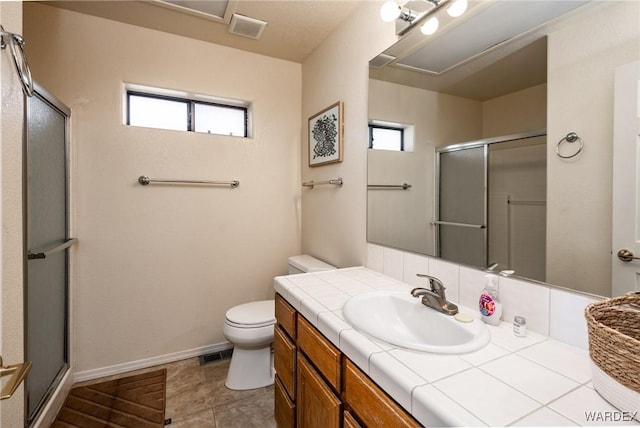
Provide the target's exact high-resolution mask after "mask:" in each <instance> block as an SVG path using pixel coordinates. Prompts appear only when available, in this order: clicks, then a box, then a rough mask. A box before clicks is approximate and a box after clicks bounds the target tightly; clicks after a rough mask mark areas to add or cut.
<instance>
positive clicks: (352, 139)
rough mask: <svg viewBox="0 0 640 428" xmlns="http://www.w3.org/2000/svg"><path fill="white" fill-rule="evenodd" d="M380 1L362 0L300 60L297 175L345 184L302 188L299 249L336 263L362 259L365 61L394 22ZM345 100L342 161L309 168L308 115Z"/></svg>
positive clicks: (391, 35)
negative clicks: (299, 172) (385, 18)
mask: <svg viewBox="0 0 640 428" xmlns="http://www.w3.org/2000/svg"><path fill="white" fill-rule="evenodd" d="M381 4H382V2H379V1H371V2H368V1H367V2H362V5H361V6H359V7H358V8H357V9H356V10H355V12H354V13H353V14H352V15H351V17H350V18H349V19H347V20H346V21H345V23H344V24H342V25H341V26H340V28H338V29H337V30H336V31H335V32H333V33H332V34H331V35H330V36H329V38H328V39H327V40H326V41H325V42H324V43H323V44H322V45H321V46H320V47H319V48H318V49H316V50H315V51H314V52H313V53H312V54H311V55H310V56H309V57H308V58H307V59H306V60H305V61H304V63H303V64H302V81H303V82H304V84H303V91H302V122H303V124H302V130H303V131H302V158H301V159H302V177H303V179H304V180H305V181H306V180H315V181H320V180H327V179H330V178H338V177H342V178H343V179H344V186H343V187H342V188H333V186H319V187H316V188H315V189H313V190H310V189H305V190H303V192H302V251H303V252H305V253H308V254H311V255H314V256H316V257H319V258H321V259H323V260H325V261H327V262H328V263H331V264H333V265H335V266H338V267H346V266H354V265H362V264H364V262H365V260H366V219H367V205H366V204H367V200H366V193H367V192H366V185H367V117H368V116H367V92H368V81H369V60H370V59H371V58H373V57H374V56H375V55H377V54H378V53H380V52H381V51H383V50H384V49H385V48H386V47H388V46H389V45H391V44H392V43H393V42H394V41H395V40H396V36H395V27H394V24H393V23H384V22H382V21H381V20H380V5H381ZM337 100H342V101H343V102H344V109H345V116H344V123H345V125H344V161H343V162H341V163H336V164H330V165H325V166H320V167H313V168H310V167H309V166H308V165H309V159H308V151H309V147H308V144H309V143H308V137H307V135H308V122H307V120H308V118H309V116H311V115H312V114H314V113H316V112H318V111H321V110H322V109H324V108H325V107H328V106H330V105H331V104H333V103H334V102H336V101H337Z"/></svg>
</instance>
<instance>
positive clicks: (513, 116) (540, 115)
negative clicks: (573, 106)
mask: <svg viewBox="0 0 640 428" xmlns="http://www.w3.org/2000/svg"><path fill="white" fill-rule="evenodd" d="M546 126H547V85H546V84H542V85H537V86H532V87H531V88H527V89H523V90H521V91H517V92H513V93H511V94H507V95H504V96H502V97H497V98H493V99H491V100H488V101H485V102H483V103H482V127H483V129H482V137H483V138H489V137H499V136H502V135H511V134H519V133H521V132H527V131H535V130H538V129H543V128H546Z"/></svg>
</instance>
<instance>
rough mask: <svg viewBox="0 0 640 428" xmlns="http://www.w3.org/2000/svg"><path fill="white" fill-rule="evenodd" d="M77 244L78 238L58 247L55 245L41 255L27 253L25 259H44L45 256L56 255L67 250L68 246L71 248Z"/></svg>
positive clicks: (68, 240) (70, 239)
mask: <svg viewBox="0 0 640 428" xmlns="http://www.w3.org/2000/svg"><path fill="white" fill-rule="evenodd" d="M77 242H78V238H69V239H67V240H66V241H64V242H63V243H62V244H60V245H56V246H55V247H53V248H49V249H48V250H46V251H44V252H42V253H32V252H27V259H28V260H36V259H46V258H47V256H50V255H51V254H55V253H58V252H60V251H63V250H66V249H67V248H69V247H70V246H72V245H73V244H75V243H77Z"/></svg>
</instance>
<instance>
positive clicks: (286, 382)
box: [273, 326, 296, 400]
mask: <svg viewBox="0 0 640 428" xmlns="http://www.w3.org/2000/svg"><path fill="white" fill-rule="evenodd" d="M273 349H274V353H275V355H274V367H275V369H276V373H277V374H278V377H279V378H280V380H281V381H282V386H283V387H284V389H285V390H286V391H287V394H289V397H290V398H291V399H292V400H293V399H295V396H296V345H295V344H294V343H293V342H291V340H290V339H289V338H288V337H287V335H286V334H285V333H284V332H283V331H282V329H281V328H280V326H277V327H276V328H275V329H274V331H273Z"/></svg>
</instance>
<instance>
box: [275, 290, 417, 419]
mask: <svg viewBox="0 0 640 428" xmlns="http://www.w3.org/2000/svg"><path fill="white" fill-rule="evenodd" d="M276 320H277V324H276V327H275V333H274V349H275V369H276V378H275V394H274V395H275V417H276V421H277V423H278V425H279V426H281V427H293V426H296V425H297V426H301V427H303V426H322V427H328V428H329V427H340V426H341V421H342V423H343V424H344V426H347V427H358V426H361V424H360V423H359V422H358V421H362V424H363V425H364V426H394V427H417V426H420V424H419V423H418V422H417V421H415V419H414V418H413V417H412V416H411V415H410V414H408V413H407V412H406V411H405V410H404V409H402V408H401V407H400V406H399V405H398V404H397V403H396V402H395V401H394V400H393V399H391V398H390V397H389V396H388V395H387V394H386V393H385V392H384V391H382V390H381V389H380V388H378V387H377V386H376V385H375V383H373V382H372V381H371V379H369V377H368V376H367V375H365V374H364V373H363V372H362V371H361V370H360V369H358V367H357V366H356V365H355V364H354V363H353V362H352V361H350V360H349V359H348V358H347V357H346V356H345V355H343V354H342V353H341V352H340V350H339V349H338V348H337V347H335V346H334V345H333V344H332V343H331V342H330V341H329V340H328V339H327V338H326V337H324V336H323V335H322V334H321V333H320V332H319V331H318V330H317V329H316V328H315V327H314V326H313V325H311V323H310V322H309V321H307V320H306V319H305V318H304V317H303V316H301V315H299V314H298V312H297V311H296V310H295V308H293V307H292V306H291V305H290V304H288V303H287V302H286V301H285V300H284V299H283V298H282V296H280V295H279V294H276Z"/></svg>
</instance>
